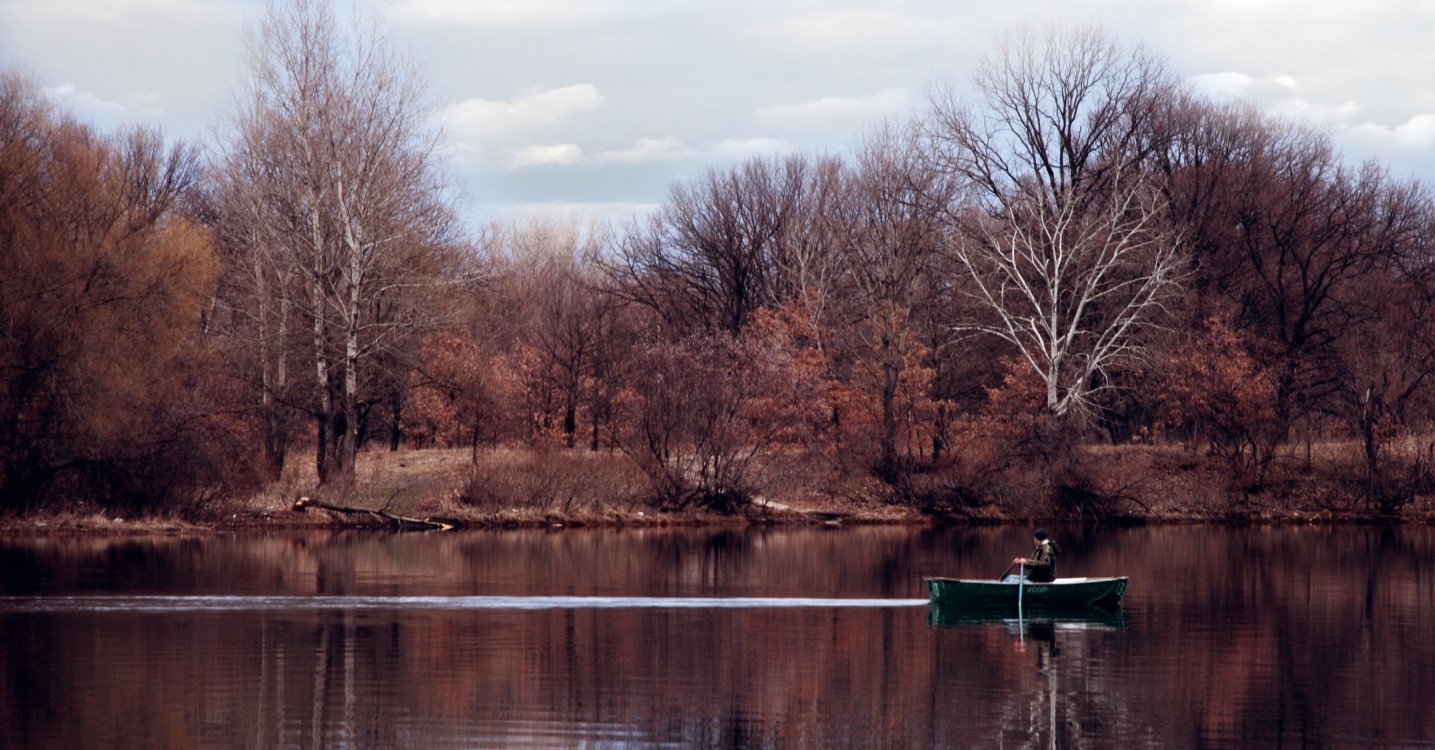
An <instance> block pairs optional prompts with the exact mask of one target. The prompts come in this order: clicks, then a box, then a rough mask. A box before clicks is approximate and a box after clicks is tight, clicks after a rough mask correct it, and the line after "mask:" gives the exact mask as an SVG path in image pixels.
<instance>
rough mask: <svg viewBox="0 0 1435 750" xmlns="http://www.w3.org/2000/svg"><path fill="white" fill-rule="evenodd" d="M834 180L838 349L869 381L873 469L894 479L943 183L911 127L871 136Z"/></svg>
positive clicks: (940, 237)
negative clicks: (905, 387) (874, 431)
mask: <svg viewBox="0 0 1435 750" xmlns="http://www.w3.org/2000/svg"><path fill="white" fill-rule="evenodd" d="M855 162H856V163H855V164H854V165H853V166H852V167H851V168H849V169H848V170H846V171H845V172H844V173H843V175H842V178H843V180H842V191H843V193H842V197H841V204H840V207H839V208H838V210H837V211H835V212H834V215H833V219H832V220H833V221H834V225H835V230H836V231H834V232H833V233H832V239H833V241H834V245H833V249H834V250H835V255H836V256H837V257H838V258H840V260H841V265H842V271H843V274H844V286H843V287H842V288H843V290H844V293H845V296H846V299H845V300H844V302H843V304H842V315H843V318H844V319H845V322H846V325H845V326H844V334H843V336H844V339H845V343H844V346H845V347H846V348H847V350H848V351H849V352H850V353H851V358H852V360H853V361H854V362H855V363H857V366H859V367H864V368H868V369H870V371H871V375H872V377H870V378H868V379H867V380H869V382H871V383H873V384H875V388H876V397H877V399H876V400H877V404H878V411H879V420H880V429H879V431H878V443H879V448H880V455H879V457H878V459H877V471H878V473H879V474H880V475H881V476H883V477H884V478H886V479H888V480H895V479H897V478H898V476H899V474H900V463H901V462H900V456H899V451H898V446H897V436H898V432H899V429H898V423H899V421H900V417H899V413H900V411H901V410H900V404H899V403H898V394H899V389H900V387H901V385H902V381H903V377H904V373H905V372H906V371H907V370H908V369H909V368H910V367H911V366H912V365H913V364H914V358H915V357H917V356H918V354H917V353H918V351H919V349H920V348H921V347H922V342H921V340H920V335H919V331H920V326H919V325H918V321H917V318H918V317H919V316H920V315H922V314H923V313H924V303H925V302H926V301H927V300H928V299H929V298H930V293H931V287H932V285H933V283H934V282H935V280H936V278H937V276H938V274H936V273H934V263H935V262H936V260H937V258H938V255H939V252H940V250H941V246H942V243H943V241H944V226H943V219H942V211H941V209H942V207H943V206H945V205H946V204H947V202H949V201H950V200H951V196H950V194H949V193H950V189H951V182H950V181H949V180H947V179H946V178H945V177H944V175H942V174H941V173H940V172H938V171H937V170H935V169H933V168H932V163H931V162H930V161H929V160H927V159H926V158H925V155H924V154H923V153H922V151H921V147H920V139H919V137H918V133H917V131H916V130H915V128H914V127H910V126H906V125H894V124H888V125H886V126H883V127H881V128H878V129H877V130H875V131H873V132H872V133H871V134H870V135H869V136H868V137H867V139H866V141H865V142H864V144H863V147H862V148H861V149H860V150H859V152H858V155H857V157H856V160H855Z"/></svg>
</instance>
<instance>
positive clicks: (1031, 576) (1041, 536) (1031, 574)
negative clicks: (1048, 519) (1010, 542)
mask: <svg viewBox="0 0 1435 750" xmlns="http://www.w3.org/2000/svg"><path fill="white" fill-rule="evenodd" d="M1032 537H1033V538H1034V539H1035V540H1036V550H1035V551H1033V552H1032V553H1031V557H1018V558H1016V559H1015V560H1012V561H1011V564H1012V565H1021V566H1024V567H1023V568H1022V570H1024V571H1026V579H1027V580H1028V581H1031V582H1032V583H1050V582H1052V581H1055V580H1056V557H1057V555H1060V554H1061V547H1059V546H1057V544H1056V542H1053V541H1051V540H1050V539H1048V538H1047V534H1046V529H1037V530H1036V531H1035V532H1033V533H1032Z"/></svg>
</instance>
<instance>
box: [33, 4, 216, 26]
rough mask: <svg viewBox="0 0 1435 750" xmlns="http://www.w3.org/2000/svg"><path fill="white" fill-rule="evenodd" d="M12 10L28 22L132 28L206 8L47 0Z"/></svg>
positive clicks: (187, 5)
mask: <svg viewBox="0 0 1435 750" xmlns="http://www.w3.org/2000/svg"><path fill="white" fill-rule="evenodd" d="M14 6H15V7H14V8H12V10H13V11H14V12H23V13H27V14H30V18H29V19H26V20H31V21H33V20H39V19H47V20H50V21H65V22H84V23H101V24H124V25H130V24H131V23H132V22H133V21H134V20H135V16H136V15H141V14H143V15H154V16H168V17H171V18H173V17H176V16H179V17H186V16H192V15H197V14H198V13H200V12H202V11H203V8H202V7H200V6H199V5H198V4H196V3H194V2H190V1H189V0H46V2H42V3H41V2H36V3H16V4H14Z"/></svg>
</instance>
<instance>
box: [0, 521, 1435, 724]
mask: <svg viewBox="0 0 1435 750" xmlns="http://www.w3.org/2000/svg"><path fill="white" fill-rule="evenodd" d="M1050 528H1051V531H1052V537H1053V538H1054V539H1055V540H1056V541H1057V542H1059V543H1060V544H1061V546H1062V547H1063V548H1064V551H1065V553H1064V554H1063V556H1062V557H1061V560H1060V569H1061V570H1060V572H1061V574H1062V575H1073V576H1081V575H1091V576H1098V575H1128V576H1130V577H1131V584H1130V587H1129V588H1128V589H1127V592H1126V596H1125V598H1124V599H1123V601H1122V607H1121V609H1120V610H1119V611H1117V612H1114V613H1110V614H1101V615H1098V616H1079V617H1066V618H1061V617H1045V618H1043V617H1031V618H1028V617H1023V618H1022V619H1021V620H1018V619H1017V618H1016V617H1015V616H1014V615H1013V616H1011V617H1007V618H1002V617H985V618H971V617H967V616H965V615H964V613H962V612H951V611H947V610H946V609H933V608H931V607H929V605H928V604H927V602H926V599H925V596H926V594H925V591H924V589H923V586H922V577H923V576H926V575H943V576H960V577H973V578H992V577H995V576H996V575H997V574H999V573H1001V572H1002V571H1003V570H1004V569H1005V567H1006V564H1007V563H1008V562H1010V560H1011V558H1012V557H1014V556H1016V555H1019V554H1026V553H1028V552H1030V551H1031V542H1030V530H1029V529H1025V528H1015V527H1004V528H975V529H968V528H957V529H943V530H929V529H912V528H888V527H861V528H850V529H848V528H827V527H819V528H754V529H743V530H693V529H642V530H639V529H625V530H582V529H579V530H556V531H551V532H549V531H465V532H448V533H429V534H420V533H411V534H394V533H382V532H363V533H358V532H332V533H330V532H323V533H316V532H303V533H275V534H257V533H256V534H254V535H248V536H246V535H238V536H213V537H200V538H163V537H153V538H80V539H76V538H40V539H28V540H26V539H0V633H3V635H4V647H3V649H4V650H3V660H4V661H3V666H0V675H3V679H0V747H5V748H71V747H136V748H138V747H143V748H189V747H209V748H259V747H265V748H281V747H350V748H360V747H364V748H367V747H421V748H426V749H431V750H438V749H440V748H906V747H913V748H915V747H924V748H934V747H944V748H959V747H979V748H996V747H1009V748H1024V747H1042V748H1048V747H1061V748H1080V747H1091V748H1106V747H1170V748H1245V747H1261V748H1431V747H1435V710H1432V707H1431V704H1430V701H1431V697H1432V696H1435V567H1432V565H1431V561H1432V560H1435V529H1432V528H1429V527H1413V528H1384V527H1336V528H1332V527H1325V526H1311V527H1270V528H1267V527H1257V528H1249V529H1236V528H1225V527H1202V526H1198V527H1182V526H1170V527H1167V526H1157V527H1138V528H1105V527H1102V528H1080V527H1061V526H1053V527H1050Z"/></svg>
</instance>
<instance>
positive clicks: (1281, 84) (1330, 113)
mask: <svg viewBox="0 0 1435 750" xmlns="http://www.w3.org/2000/svg"><path fill="white" fill-rule="evenodd" d="M1187 80H1188V81H1190V83H1191V84H1192V85H1193V86H1195V87H1196V88H1197V90H1199V91H1203V92H1205V93H1206V94H1208V95H1211V96H1214V97H1217V98H1223V97H1224V98H1232V99H1244V100H1246V101H1249V102H1251V103H1253V104H1255V105H1257V106H1259V107H1261V108H1262V109H1264V110H1266V111H1268V112H1272V113H1275V114H1280V115H1286V116H1289V117H1292V118H1299V119H1304V120H1309V121H1313V122H1327V123H1336V124H1341V123H1346V122H1350V120H1351V119H1352V118H1353V117H1355V116H1356V115H1357V114H1358V113H1359V112H1360V105H1359V104H1357V103H1355V102H1353V101H1345V102H1341V103H1339V104H1329V103H1325V102H1318V101H1313V100H1311V99H1310V98H1308V97H1306V96H1304V95H1303V93H1302V89H1301V82H1300V80H1299V79H1297V78H1296V77H1294V76H1290V75H1277V76H1269V77H1265V78H1258V77H1255V76H1250V75H1246V74H1245V73H1237V72H1225V73H1208V74H1205V75H1198V76H1192V77H1191V78H1189V79H1187Z"/></svg>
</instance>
